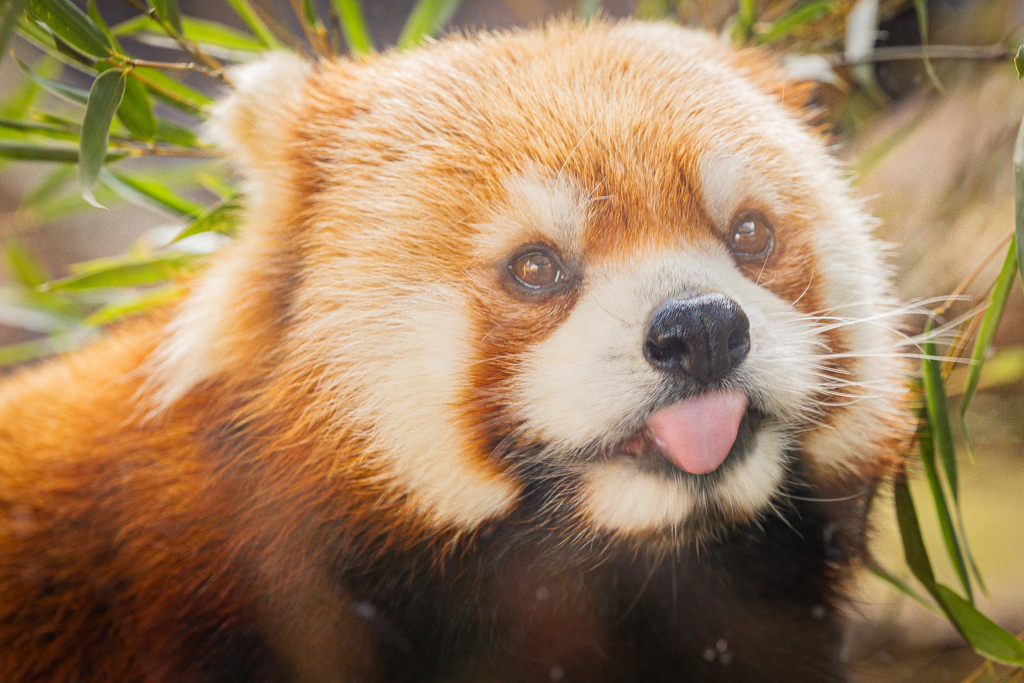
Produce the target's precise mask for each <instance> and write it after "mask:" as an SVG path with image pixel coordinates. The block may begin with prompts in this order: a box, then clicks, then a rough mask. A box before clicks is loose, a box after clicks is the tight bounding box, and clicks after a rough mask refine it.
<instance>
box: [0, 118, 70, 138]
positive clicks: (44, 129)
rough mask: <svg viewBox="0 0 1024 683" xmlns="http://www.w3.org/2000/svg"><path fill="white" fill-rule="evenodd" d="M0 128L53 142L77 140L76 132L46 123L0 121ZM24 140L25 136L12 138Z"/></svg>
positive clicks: (65, 127)
mask: <svg viewBox="0 0 1024 683" xmlns="http://www.w3.org/2000/svg"><path fill="white" fill-rule="evenodd" d="M0 128H2V129H4V130H8V131H18V132H20V133H29V134H33V135H38V136H42V137H46V138H52V139H55V140H73V141H77V140H78V130H77V129H76V128H71V127H67V126H54V125H51V124H48V123H36V122H34V121H11V120H8V119H0ZM14 137H19V138H24V137H25V136H14Z"/></svg>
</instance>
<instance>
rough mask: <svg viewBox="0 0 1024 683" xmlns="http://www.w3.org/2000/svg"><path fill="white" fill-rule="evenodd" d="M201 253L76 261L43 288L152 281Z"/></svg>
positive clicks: (184, 267) (189, 265)
mask: <svg viewBox="0 0 1024 683" xmlns="http://www.w3.org/2000/svg"><path fill="white" fill-rule="evenodd" d="M201 258H202V257H201V256H198V255H196V254H187V253H182V252H178V251H164V252H159V253H156V254H143V255H134V254H129V255H127V256H119V257H115V258H109V259H97V260H95V261H90V262H86V263H83V264H77V265H76V268H75V270H76V272H75V274H73V275H69V276H68V277H65V278H61V279H59V280H53V281H51V282H48V283H46V284H45V285H43V286H42V287H41V288H40V290H41V291H44V292H49V291H60V290H83V289H95V288H99V287H141V286H145V285H153V284H158V283H161V282H166V281H167V280H169V279H171V278H173V277H174V276H176V275H178V274H180V273H184V272H188V271H190V270H193V269H194V268H196V267H197V265H198V263H199V261H200V259H201Z"/></svg>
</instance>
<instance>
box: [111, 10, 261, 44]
mask: <svg viewBox="0 0 1024 683" xmlns="http://www.w3.org/2000/svg"><path fill="white" fill-rule="evenodd" d="M181 23H182V26H183V28H184V29H185V30H184V34H185V35H186V36H188V38H189V40H191V41H192V42H194V43H198V44H200V45H204V46H210V45H212V46H215V47H221V48H225V49H228V50H238V51H240V52H262V51H264V50H266V49H267V47H266V46H265V45H264V44H263V43H262V42H260V41H259V39H257V38H254V37H252V36H250V35H248V34H246V33H242V32H241V31H237V30H235V29H233V28H231V27H230V26H225V25H224V24H221V23H218V22H216V21H207V20H205V19H196V18H194V17H182V19H181ZM111 30H112V32H113V33H114V35H115V36H133V37H136V38H138V37H140V36H144V35H155V36H160V37H162V38H164V37H166V34H164V32H163V30H162V29H161V28H160V25H159V24H157V23H156V22H155V21H154V20H153V19H152V18H151V17H150V16H149V15H146V14H140V15H139V16H136V17H132V18H131V19H128V20H126V21H123V22H121V23H120V24H118V25H116V26H114V27H113V29H111Z"/></svg>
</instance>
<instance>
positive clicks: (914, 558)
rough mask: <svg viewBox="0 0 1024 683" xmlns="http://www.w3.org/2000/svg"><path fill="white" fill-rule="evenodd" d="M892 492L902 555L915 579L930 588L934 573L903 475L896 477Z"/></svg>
mask: <svg viewBox="0 0 1024 683" xmlns="http://www.w3.org/2000/svg"><path fill="white" fill-rule="evenodd" d="M893 492H894V494H895V502H896V521H897V523H898V525H899V529H900V538H901V539H902V540H903V557H904V558H905V559H906V561H907V566H908V567H910V571H911V572H913V573H914V576H916V577H917V580H918V581H920V582H921V583H922V584H924V585H925V587H929V588H930V587H931V586H932V585H933V584H934V583H935V573H934V572H933V571H932V563H931V560H929V559H928V551H927V550H926V549H925V547H924V537H923V536H922V535H921V527H920V525H919V524H918V521H917V510H916V509H914V499H913V497H912V496H911V495H910V487H909V486H908V485H907V480H906V479H905V478H903V477H900V478H899V479H897V480H896V482H895V484H894V486H893Z"/></svg>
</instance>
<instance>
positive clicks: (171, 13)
mask: <svg viewBox="0 0 1024 683" xmlns="http://www.w3.org/2000/svg"><path fill="white" fill-rule="evenodd" d="M150 7H152V8H153V9H155V10H156V13H157V15H159V16H160V18H161V19H163V20H164V21H166V22H167V23H168V24H170V25H171V26H172V27H173V28H174V30H175V31H177V32H178V33H182V27H181V12H180V11H179V10H178V2H177V0H150Z"/></svg>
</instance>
